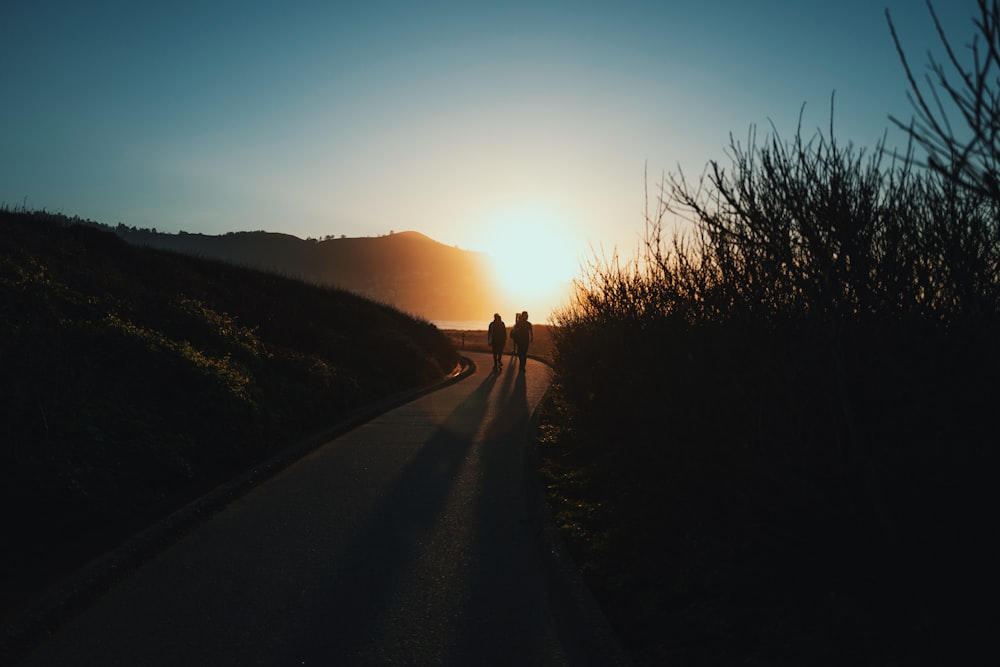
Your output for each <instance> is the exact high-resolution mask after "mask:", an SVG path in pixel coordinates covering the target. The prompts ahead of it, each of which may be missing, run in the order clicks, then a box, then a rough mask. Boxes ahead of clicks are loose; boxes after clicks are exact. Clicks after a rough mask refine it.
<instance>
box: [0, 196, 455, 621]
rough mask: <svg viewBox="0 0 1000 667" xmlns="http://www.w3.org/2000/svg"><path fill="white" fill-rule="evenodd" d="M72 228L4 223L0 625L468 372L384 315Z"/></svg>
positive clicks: (283, 282) (325, 292)
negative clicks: (199, 502) (286, 452)
mask: <svg viewBox="0 0 1000 667" xmlns="http://www.w3.org/2000/svg"><path fill="white" fill-rule="evenodd" d="M73 222H74V221H72V220H67V219H65V218H63V217H61V216H52V215H48V214H43V213H31V212H21V211H18V212H14V211H9V210H3V211H0V489H2V491H0V492H2V494H3V497H2V500H0V515H2V516H0V521H2V525H3V526H4V539H3V542H4V548H3V549H2V550H0V590H2V591H3V598H2V600H0V611H5V610H8V609H9V608H11V606H12V605H14V604H16V603H17V602H18V601H19V600H20V599H22V598H23V597H24V596H25V595H26V594H28V593H30V592H31V591H33V590H35V589H36V588H37V587H38V586H39V585H40V584H43V583H44V582H45V581H47V580H48V579H49V578H50V577H51V576H53V575H55V574H58V573H59V572H62V571H65V570H66V569H67V568H69V567H72V566H74V565H76V564H78V563H79V562H80V561H81V560H82V559H84V558H87V557H89V556H91V555H93V554H95V553H98V552H100V551H101V550H103V549H105V548H106V547H107V546H108V545H110V544H113V543H115V541H117V540H119V539H120V538H121V537H122V536H124V535H127V534H129V533H130V532H131V531H133V530H134V529H136V528H138V527H141V526H143V525H145V524H146V523H147V522H149V521H150V520H152V519H155V518H156V517H158V516H162V515H163V514H164V513H165V512H168V511H169V510H171V509H173V508H175V507H177V506H178V504H179V503H181V502H183V501H185V500H187V499H189V498H190V497H192V495H193V494H195V493H197V492H199V491H202V490H204V489H206V488H209V487H210V486H212V485H213V484H215V483H216V482H219V481H221V480H225V479H227V478H229V477H231V476H232V475H234V474H235V473H236V472H239V471H241V470H244V469H246V468H247V467H248V466H250V465H252V464H254V463H255V462H258V461H260V460H262V459H264V458H267V457H269V456H271V455H272V454H274V453H275V452H277V451H279V450H280V449H281V448H284V447H286V446H288V445H289V444H290V443H292V442H294V441H296V439H299V438H302V437H303V436H306V435H307V434H309V433H311V432H314V431H316V430H317V429H320V428H321V427H324V426H329V425H331V424H334V423H336V422H337V421H338V420H339V419H341V418H343V417H344V416H345V415H347V414H348V413H350V412H351V411H353V410H355V409H357V408H359V407H360V406H364V405H367V404H370V403H371V402H373V401H376V400H377V399H380V398H382V397H386V396H388V395H391V394H393V393H396V392H400V391H402V390H407V389H411V388H416V387H419V386H422V385H426V384H428V383H431V382H433V381H435V380H439V379H441V378H442V377H443V375H444V374H445V373H447V372H448V371H450V370H451V369H453V368H454V366H455V364H456V362H457V353H456V351H455V349H454V347H453V346H452V345H451V343H450V342H449V341H448V340H447V338H446V337H445V336H444V335H443V334H442V333H441V332H439V331H438V330H437V329H436V328H435V327H434V326H433V325H431V324H429V323H427V322H423V321H419V320H415V319H413V318H412V317H409V316H407V315H405V314H402V313H400V312H398V311H396V310H393V309H391V308H388V307H385V306H383V305H381V304H378V303H375V302H372V301H369V300H366V299H364V298H361V297H358V296H355V295H352V294H349V293H347V292H343V291H339V290H334V289H328V288H320V287H316V286H312V285H307V284H305V283H302V282H298V281H295V280H291V279H286V278H282V277H278V276H276V275H271V274H268V273H264V272H258V271H252V270H246V269H239V268H236V267H234V266H231V265H228V264H224V263H221V262H215V261H208V260H201V259H196V258H193V257H190V256H184V255H180V254H173V253H169V252H166V251H161V250H153V249H150V248H142V247H135V246H131V245H129V244H128V243H126V242H125V241H123V240H122V239H120V238H118V237H116V236H115V235H114V234H112V233H110V232H105V231H100V230H98V229H96V228H94V226H93V225H79V224H73Z"/></svg>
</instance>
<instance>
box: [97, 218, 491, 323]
mask: <svg viewBox="0 0 1000 667" xmlns="http://www.w3.org/2000/svg"><path fill="white" fill-rule="evenodd" d="M114 231H115V233H116V234H118V235H119V236H121V237H122V238H124V239H126V240H127V241H129V242H130V243H133V244H137V245H145V246H150V247H155V248H162V249H168V250H176V251H178V252H183V253H186V254H190V255H196V256H200V257H208V258H212V259H220V260H223V261H226V262H231V263H233V264H237V265H240V266H248V267H253V268H257V269H262V270H265V271H273V272H275V273H279V274H281V275H286V276H290V277H294V278H300V279H302V280H306V281H309V282H312V283H316V284H318V285H328V286H335V287H341V288H343V289H347V290H350V291H352V292H355V293H356V294H361V295H363V296H367V297H369V298H371V299H375V300H377V301H382V302H385V303H388V304H391V305H393V306H395V307H397V308H399V309H401V310H404V311H406V312H409V313H414V314H417V315H419V316H421V317H425V318H428V319H431V320H472V319H482V317H483V312H484V311H489V310H490V308H491V307H492V306H491V305H486V306H485V308H484V304H495V303H496V297H495V293H494V290H493V289H492V287H491V285H490V283H489V279H488V275H487V270H486V262H485V257H484V255H482V254H481V253H475V252H471V251H468V250H460V249H458V248H454V247H451V246H447V245H444V244H442V243H439V242H437V241H434V240H433V239H430V238H428V237H427V236H424V235H423V234H420V233H417V232H399V233H393V234H389V235H388V236H380V237H374V238H339V239H333V238H330V239H325V240H320V241H316V240H312V239H306V240H303V239H300V238H297V237H295V236H290V235H287V234H276V233H272V232H263V231H255V232H233V233H229V234H223V235H220V236H213V235H206V234H188V233H185V232H181V233H180V234H165V233H162V232H156V231H154V230H147V229H134V228H131V227H127V226H125V225H119V226H118V227H116V228H114Z"/></svg>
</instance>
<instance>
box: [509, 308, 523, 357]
mask: <svg viewBox="0 0 1000 667" xmlns="http://www.w3.org/2000/svg"><path fill="white" fill-rule="evenodd" d="M520 321H521V313H514V326H515V327H516V326H517V323H518V322H520ZM510 341H511V346H510V360H511V361H513V360H514V357H516V356H517V341H516V340H514V336H513V335H512V336H511V337H510Z"/></svg>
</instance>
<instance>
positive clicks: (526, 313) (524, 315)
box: [521, 311, 528, 320]
mask: <svg viewBox="0 0 1000 667" xmlns="http://www.w3.org/2000/svg"><path fill="white" fill-rule="evenodd" d="M521 319H522V320H527V319H528V311H524V312H523V313H521Z"/></svg>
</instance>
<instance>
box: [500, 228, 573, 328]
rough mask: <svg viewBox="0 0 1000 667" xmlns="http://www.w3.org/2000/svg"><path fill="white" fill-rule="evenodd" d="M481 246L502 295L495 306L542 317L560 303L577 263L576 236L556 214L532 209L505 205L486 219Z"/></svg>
mask: <svg viewBox="0 0 1000 667" xmlns="http://www.w3.org/2000/svg"><path fill="white" fill-rule="evenodd" d="M488 227H489V229H490V230H491V232H490V236H489V237H488V238H486V239H485V243H483V251H484V252H485V253H486V254H487V256H488V258H489V261H490V268H491V273H492V278H493V282H494V285H495V286H496V288H497V291H498V293H499V294H500V296H501V299H502V301H503V303H502V304H499V305H498V306H497V307H498V308H501V307H502V308H504V309H505V312H506V310H514V311H516V312H520V311H522V310H529V311H532V310H533V311H534V312H531V315H532V319H534V320H536V321H543V320H545V319H547V318H548V315H549V313H550V312H551V311H552V310H553V309H554V308H557V307H558V306H560V305H562V302H563V301H564V300H565V298H566V296H567V295H568V293H569V291H570V284H571V282H572V280H573V278H574V277H575V276H576V274H577V272H578V269H579V258H578V257H577V255H576V252H575V250H574V248H575V241H576V239H575V238H573V236H572V232H571V230H570V228H569V226H568V225H567V224H565V222H564V221H563V220H561V219H560V218H559V217H558V216H554V215H553V214H551V213H545V212H540V211H535V210H530V209H529V210H520V211H513V212H511V211H508V212H507V213H505V214H502V215H498V216H496V217H495V218H494V219H493V220H491V221H490V222H489V225H488Z"/></svg>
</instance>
